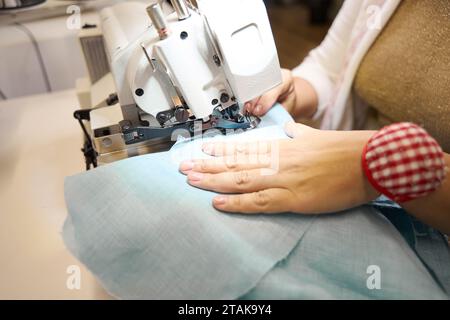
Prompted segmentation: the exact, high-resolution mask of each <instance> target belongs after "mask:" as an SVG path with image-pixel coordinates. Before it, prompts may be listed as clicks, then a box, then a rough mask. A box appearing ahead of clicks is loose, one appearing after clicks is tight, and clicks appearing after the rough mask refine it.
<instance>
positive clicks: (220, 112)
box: [119, 105, 261, 145]
mask: <svg viewBox="0 0 450 320" xmlns="http://www.w3.org/2000/svg"><path fill="white" fill-rule="evenodd" d="M260 122H261V120H260V119H259V118H258V117H256V116H252V115H250V114H248V113H245V114H241V113H240V112H239V107H238V106H237V105H236V106H231V107H229V108H227V109H222V108H216V109H215V110H214V111H213V113H212V114H211V115H210V116H209V119H208V120H207V121H204V120H198V119H193V120H188V121H185V122H182V123H175V124H173V125H169V126H165V127H164V126H162V127H148V126H132V125H131V123H130V122H129V121H126V120H125V121H122V122H121V123H119V125H120V127H121V128H122V134H123V139H124V142H125V144H127V145H128V144H134V143H139V142H143V141H147V140H156V139H166V140H171V141H176V140H177V138H178V136H180V135H181V136H183V137H185V138H191V137H193V136H195V135H198V134H203V133H205V132H206V131H208V130H219V131H221V132H222V133H223V134H227V133H229V132H230V131H234V130H251V129H254V128H256V127H257V126H258V125H259V123H260Z"/></svg>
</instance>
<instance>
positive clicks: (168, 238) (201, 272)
mask: <svg viewBox="0 0 450 320" xmlns="http://www.w3.org/2000/svg"><path fill="white" fill-rule="evenodd" d="M290 120H292V119H291V118H290V116H289V115H288V114H287V113H286V111H284V109H283V108H282V107H281V106H279V105H277V106H275V107H274V108H272V109H271V111H270V112H269V113H268V114H267V115H266V116H265V117H264V118H263V120H262V122H261V124H260V126H259V127H258V128H257V129H254V130H251V131H247V132H244V133H241V134H236V135H231V136H226V137H223V136H216V137H213V138H209V139H213V140H217V139H219V140H221V139H225V140H236V139H238V140H239V141H251V140H253V139H283V138H287V137H286V135H285V134H284V131H283V124H284V123H285V122H287V121H290ZM203 142H205V141H204V140H202V139H198V140H194V141H184V142H180V143H178V144H176V145H175V146H174V148H173V149H172V150H171V151H170V152H164V153H158V154H150V155H145V156H140V157H135V158H130V159H127V160H123V161H119V162H116V163H113V164H110V165H106V166H103V167H99V168H97V169H95V170H92V171H89V172H85V173H81V174H78V175H76V176H73V177H69V178H67V179H66V181H65V197H66V204H67V208H68V212H69V215H68V218H67V220H66V223H65V225H64V230H63V237H64V240H65V243H66V245H67V247H68V248H69V250H70V251H71V252H72V253H73V254H74V255H75V256H76V257H77V258H78V259H79V260H80V261H81V262H82V263H84V264H85V265H86V266H87V267H88V268H89V269H90V270H91V271H92V273H93V274H94V275H95V276H96V277H97V278H98V280H99V281H100V282H101V283H102V285H103V286H104V287H105V289H106V290H107V291H108V292H109V293H111V294H112V295H114V296H116V297H119V298H124V299H133V298H135V299H236V298H267V299H276V298H305V297H306V298H341V297H346V298H371V297H377V298H380V297H383V298H403V297H409V298H411V297H412V298H415V297H428V298H445V297H446V296H445V294H444V293H443V291H442V290H441V289H440V288H439V286H438V285H437V284H436V283H435V282H434V280H433V279H432V277H431V276H430V274H429V273H428V272H427V270H426V269H425V268H424V266H423V265H422V264H421V262H420V261H419V259H418V258H417V257H416V256H415V255H414V253H413V252H412V251H411V250H410V249H409V247H408V245H407V243H406V242H405V241H404V240H403V239H402V238H401V237H400V236H399V234H398V233H397V232H396V231H395V229H394V228H393V227H392V225H390V224H389V223H388V222H387V220H386V219H384V218H383V217H381V215H377V214H376V213H375V214H374V213H373V212H367V211H364V210H366V209H364V208H359V209H356V211H351V212H349V213H347V214H341V215H336V216H334V217H333V218H331V217H330V216H321V217H314V216H301V215H294V214H283V215H256V216H254V215H252V216H245V215H229V214H224V213H220V212H218V211H216V210H215V209H214V208H213V207H212V206H211V201H212V197H213V196H214V193H212V192H208V191H204V190H199V189H196V188H193V187H191V186H189V185H188V184H187V183H186V178H185V176H183V175H182V174H180V173H179V172H178V164H179V162H180V161H182V160H184V159H189V158H192V157H194V158H199V157H207V156H206V155H205V154H203V153H202V152H201V149H200V146H201V144H202V143H203ZM308 230H310V231H308ZM368 257H373V259H369V258H368ZM394 260H395V263H391V262H393V261H394ZM377 263H379V264H380V267H382V268H384V271H382V272H383V275H382V276H383V277H384V278H383V279H386V282H383V286H384V288H386V290H381V291H376V292H375V291H373V290H369V289H368V288H367V286H366V278H367V277H368V275H367V274H366V269H367V267H368V264H377ZM382 270H383V269H382ZM405 270H407V272H408V273H407V274H405ZM384 272H386V276H384V274H385V273H384Z"/></svg>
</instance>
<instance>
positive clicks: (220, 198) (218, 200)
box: [213, 196, 227, 206]
mask: <svg viewBox="0 0 450 320" xmlns="http://www.w3.org/2000/svg"><path fill="white" fill-rule="evenodd" d="M226 202H227V197H225V196H217V197H215V198H214V199H213V204H214V205H216V206H220V205H222V204H225V203H226Z"/></svg>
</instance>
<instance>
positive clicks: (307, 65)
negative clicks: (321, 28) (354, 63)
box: [292, 1, 363, 119]
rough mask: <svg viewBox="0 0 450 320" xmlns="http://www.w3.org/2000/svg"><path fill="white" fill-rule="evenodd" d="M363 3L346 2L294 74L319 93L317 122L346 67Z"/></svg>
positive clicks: (315, 117)
mask: <svg viewBox="0 0 450 320" xmlns="http://www.w3.org/2000/svg"><path fill="white" fill-rule="evenodd" d="M362 3H363V1H345V2H344V4H343V6H342V8H341V10H340V11H339V14H338V16H337V17H336V19H335V20H334V22H333V25H332V26H331V28H330V30H329V31H328V34H327V36H326V37H325V39H324V40H323V41H322V43H321V44H320V45H319V46H318V47H317V48H315V49H313V50H312V51H311V52H310V53H309V55H308V56H307V57H306V58H305V60H304V61H303V62H302V63H301V64H300V65H299V66H298V67H296V68H294V69H293V70H292V72H293V74H294V76H297V77H300V78H303V79H305V80H307V81H308V82H309V83H310V84H311V85H312V86H313V88H314V89H315V90H316V92H317V95H318V99H319V105H318V108H317V112H316V114H315V115H314V119H318V118H320V117H321V116H322V114H323V112H324V110H325V108H326V106H327V103H328V102H329V100H330V98H331V95H332V92H333V90H334V87H335V83H336V80H337V77H338V75H339V74H340V72H341V69H342V68H343V65H344V58H345V53H346V51H347V49H348V45H349V43H350V40H351V35H352V31H353V29H354V25H355V22H356V21H357V17H358V14H359V12H360V10H361V4H362Z"/></svg>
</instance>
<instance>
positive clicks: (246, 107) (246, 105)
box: [244, 102, 250, 111]
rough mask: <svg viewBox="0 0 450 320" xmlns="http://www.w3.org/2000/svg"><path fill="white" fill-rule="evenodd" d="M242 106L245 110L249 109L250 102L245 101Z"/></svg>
mask: <svg viewBox="0 0 450 320" xmlns="http://www.w3.org/2000/svg"><path fill="white" fill-rule="evenodd" d="M244 108H245V110H247V111H249V109H250V103H248V102H247V103H246V104H245V105H244Z"/></svg>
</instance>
